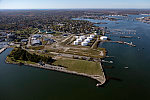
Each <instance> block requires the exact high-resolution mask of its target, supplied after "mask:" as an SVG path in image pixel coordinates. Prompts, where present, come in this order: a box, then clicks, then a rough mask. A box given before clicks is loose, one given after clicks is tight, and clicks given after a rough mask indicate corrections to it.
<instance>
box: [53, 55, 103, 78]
mask: <svg viewBox="0 0 150 100" xmlns="http://www.w3.org/2000/svg"><path fill="white" fill-rule="evenodd" d="M53 64H54V65H62V66H65V67H67V70H70V71H76V72H78V73H86V74H89V75H102V70H101V67H100V64H99V63H98V62H92V61H85V60H76V59H67V58H65V59H58V60H57V61H55V62H54V63H53Z"/></svg>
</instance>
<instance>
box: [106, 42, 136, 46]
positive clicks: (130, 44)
mask: <svg viewBox="0 0 150 100" xmlns="http://www.w3.org/2000/svg"><path fill="white" fill-rule="evenodd" d="M108 42H111V43H119V44H126V45H129V46H132V47H136V45H134V44H133V43H132V42H131V43H128V42H124V41H108Z"/></svg>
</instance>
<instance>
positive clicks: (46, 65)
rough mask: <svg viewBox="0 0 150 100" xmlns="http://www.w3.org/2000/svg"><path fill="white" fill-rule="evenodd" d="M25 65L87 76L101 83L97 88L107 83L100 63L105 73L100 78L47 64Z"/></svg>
mask: <svg viewBox="0 0 150 100" xmlns="http://www.w3.org/2000/svg"><path fill="white" fill-rule="evenodd" d="M5 62H6V63H7V64H16V65H18V64H19V63H17V62H16V63H10V62H8V61H7V59H6V60H5ZM23 65H26V66H31V67H36V68H41V69H46V70H53V71H58V72H64V73H69V74H73V75H79V76H85V77H88V78H91V79H94V80H96V81H98V82H99V83H98V84H97V85H96V86H101V85H103V84H104V83H105V82H106V78H105V74H104V71H103V68H102V65H101V63H100V66H101V69H102V72H103V75H102V76H100V75H88V74H85V73H78V72H75V71H69V70H67V69H66V68H64V67H59V66H53V65H48V64H45V65H43V66H42V65H39V64H38V63H36V64H27V63H24V64H23Z"/></svg>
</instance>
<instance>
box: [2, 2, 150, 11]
mask: <svg viewBox="0 0 150 100" xmlns="http://www.w3.org/2000/svg"><path fill="white" fill-rule="evenodd" d="M69 8H91V9H92V8H150V0H0V9H69Z"/></svg>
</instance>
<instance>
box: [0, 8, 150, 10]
mask: <svg viewBox="0 0 150 100" xmlns="http://www.w3.org/2000/svg"><path fill="white" fill-rule="evenodd" d="M56 9H58V10H59V9H60V10H61V9H66V10H67V9H150V8H19V9H18V8H14V9H11V8H9V9H6V8H0V10H56Z"/></svg>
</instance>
